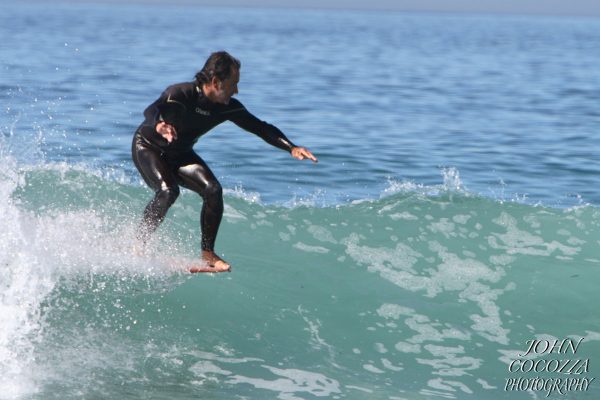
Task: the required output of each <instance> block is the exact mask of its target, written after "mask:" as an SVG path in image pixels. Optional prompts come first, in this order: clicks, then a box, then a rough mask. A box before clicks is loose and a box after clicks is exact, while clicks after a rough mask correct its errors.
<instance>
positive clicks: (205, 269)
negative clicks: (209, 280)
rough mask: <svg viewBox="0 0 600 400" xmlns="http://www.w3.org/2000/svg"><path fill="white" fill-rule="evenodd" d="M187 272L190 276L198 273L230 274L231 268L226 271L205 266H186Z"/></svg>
mask: <svg viewBox="0 0 600 400" xmlns="http://www.w3.org/2000/svg"><path fill="white" fill-rule="evenodd" d="M187 270H188V271H190V273H192V274H198V273H209V274H218V273H219V272H231V267H229V268H228V269H216V268H215V267H211V266H209V265H206V264H197V265H190V266H188V267H187Z"/></svg>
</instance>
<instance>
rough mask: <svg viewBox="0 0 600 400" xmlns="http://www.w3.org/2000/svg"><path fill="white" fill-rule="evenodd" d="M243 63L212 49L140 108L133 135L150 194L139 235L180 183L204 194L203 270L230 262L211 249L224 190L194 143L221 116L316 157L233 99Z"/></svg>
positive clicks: (155, 221) (299, 155) (148, 230)
mask: <svg viewBox="0 0 600 400" xmlns="http://www.w3.org/2000/svg"><path fill="white" fill-rule="evenodd" d="M240 67H241V63H240V61H239V60H238V59H236V58H235V57H233V56H231V55H230V54H229V53H227V52H225V51H219V52H215V53H212V54H211V55H210V57H209V58H208V59H207V60H206V63H205V64H204V67H203V68H202V70H200V71H199V72H198V73H197V74H196V76H195V79H194V80H193V81H192V82H187V83H179V84H175V85H172V86H169V87H168V88H167V89H166V90H165V91H164V92H163V93H162V94H161V96H160V97H159V98H158V99H157V100H156V101H155V102H154V103H152V104H150V105H149V106H148V107H147V108H146V110H145V111H144V117H145V119H144V122H143V123H142V124H141V125H140V126H139V127H138V128H137V130H136V131H135V134H134V137H133V143H132V157H133V162H134V164H135V166H136V168H137V169H138V171H139V172H140V174H141V175H142V178H143V179H144V181H145V182H146V184H147V185H148V186H150V188H152V190H154V198H153V199H152V200H151V201H150V202H149V203H148V205H147V206H146V208H145V209H144V213H143V216H142V221H141V223H140V226H139V228H138V239H139V240H140V241H141V242H142V243H146V241H147V240H148V238H149V236H150V235H151V234H152V233H153V232H154V231H155V230H156V229H157V228H158V226H159V225H160V223H161V222H162V221H163V220H164V218H165V215H166V214H167V211H168V209H169V207H171V205H172V204H173V203H174V202H175V200H176V199H177V197H178V196H179V187H180V186H183V187H185V188H188V189H190V190H192V191H194V192H196V193H198V194H199V195H200V196H201V197H202V199H203V204H202V211H201V213H200V227H201V230H202V239H201V248H202V261H203V262H204V263H205V264H206V265H207V268H206V270H202V269H197V270H195V271H193V272H222V271H229V270H230V268H231V267H230V265H229V264H228V263H227V262H226V261H224V260H223V259H221V258H220V257H219V256H218V255H217V254H216V253H215V250H214V247H215V240H216V238H217V232H218V230H219V225H220V224H221V218H222V216H223V190H222V187H221V184H220V183H219V181H218V180H217V178H216V177H215V175H214V174H213V173H212V171H211V170H210V168H209V167H208V165H206V163H205V162H204V160H202V158H200V156H198V154H196V152H195V151H194V150H193V146H194V144H195V143H196V141H197V140H198V138H200V136H202V135H204V134H205V133H207V132H208V131H210V130H211V129H212V128H214V127H215V126H217V125H219V124H221V123H222V122H224V121H232V122H233V123H235V124H236V125H238V126H239V127H240V128H242V129H245V130H246V131H249V132H251V133H254V134H255V135H257V136H259V137H260V138H262V139H263V140H264V141H266V142H267V143H269V144H270V145H272V146H275V147H278V148H280V149H282V150H285V151H288V152H289V153H290V154H291V156H292V157H294V158H296V159H298V160H304V159H309V160H312V161H313V162H317V158H316V157H315V156H314V155H313V154H312V153H311V152H310V151H309V150H308V149H306V148H304V147H300V146H296V145H295V144H293V143H292V142H291V141H290V140H289V139H288V138H287V137H286V136H285V135H284V134H283V132H281V131H280V130H279V129H278V128H277V127H275V126H273V125H271V124H268V123H266V122H264V121H261V120H259V119H258V118H256V117H255V116H254V115H252V114H251V113H250V112H248V110H247V109H246V108H245V107H244V106H243V105H242V103H240V102H239V101H238V100H237V99H234V98H232V96H234V95H235V94H237V93H238V86H237V85H238V82H239V80H240Z"/></svg>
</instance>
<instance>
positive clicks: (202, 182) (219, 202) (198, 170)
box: [177, 151, 223, 251]
mask: <svg viewBox="0 0 600 400" xmlns="http://www.w3.org/2000/svg"><path fill="white" fill-rule="evenodd" d="M178 164H179V169H178V170H177V175H178V177H179V180H180V183H181V184H182V186H183V187H185V188H187V189H190V190H192V191H194V192H196V193H198V194H199V195H200V196H202V199H203V204H202V212H201V213H200V227H201V229H202V250H208V251H214V247H215V240H216V238H217V233H218V231H219V225H220V224H221V219H222V217H223V189H222V187H221V184H220V183H219V181H218V180H217V178H216V177H215V175H214V174H213V173H212V171H211V170H210V168H208V165H206V163H205V162H204V160H202V158H200V157H199V156H198V155H197V154H196V153H195V152H193V151H192V152H189V153H186V154H185V156H183V157H182V158H181V161H179V162H178Z"/></svg>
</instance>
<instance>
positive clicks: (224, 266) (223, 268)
mask: <svg viewBox="0 0 600 400" xmlns="http://www.w3.org/2000/svg"><path fill="white" fill-rule="evenodd" d="M202 261H204V262H205V263H206V265H207V267H208V268H206V270H207V271H206V272H231V265H229V264H228V263H227V262H225V260H223V259H222V258H221V257H219V256H218V255H216V254H215V252H214V251H208V250H202Z"/></svg>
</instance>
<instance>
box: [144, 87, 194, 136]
mask: <svg viewBox="0 0 600 400" xmlns="http://www.w3.org/2000/svg"><path fill="white" fill-rule="evenodd" d="M187 103H188V96H187V95H186V93H185V91H184V90H182V89H181V88H180V87H179V86H177V85H175V86H170V87H168V88H167V89H166V90H165V91H164V92H163V93H162V94H161V96H160V97H159V98H158V99H157V100H156V101H155V102H154V103H152V104H150V105H149V106H148V107H147V108H146V110H144V117H145V119H146V123H148V124H152V125H153V126H156V124H158V123H159V122H161V121H164V122H166V123H168V124H170V125H173V126H174V127H175V129H177V130H179V128H180V126H181V120H182V116H183V114H184V113H185V112H186V110H187V107H188V105H187Z"/></svg>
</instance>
